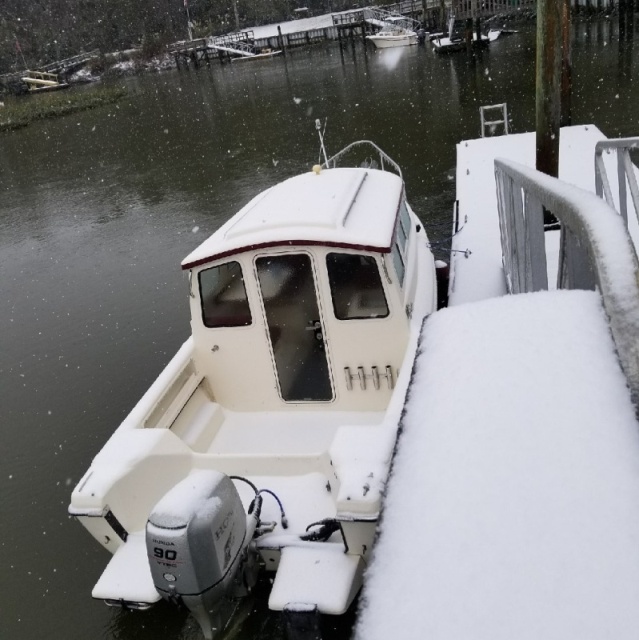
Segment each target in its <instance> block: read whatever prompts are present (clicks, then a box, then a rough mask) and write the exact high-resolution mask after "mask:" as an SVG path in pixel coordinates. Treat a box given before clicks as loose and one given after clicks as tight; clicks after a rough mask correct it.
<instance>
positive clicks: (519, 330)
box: [356, 291, 639, 640]
mask: <svg viewBox="0 0 639 640" xmlns="http://www.w3.org/2000/svg"><path fill="white" fill-rule="evenodd" d="M638 541H639V428H638V424H637V422H636V420H635V417H634V410H633V407H632V405H631V402H630V395H629V391H628V389H627V387H626V382H625V378H624V375H623V374H622V372H621V369H620V367H619V364H618V362H617V358H616V355H615V351H614V346H613V342H612V340H611V338H610V336H609V330H608V326H607V323H606V319H605V316H604V314H603V311H602V308H601V303H600V299H599V296H598V294H596V293H594V292H586V291H552V292H540V293H533V294H521V295H513V296H507V297H502V298H496V299H490V300H485V301H481V302H476V303H473V304H465V305H460V306H458V307H453V308H449V309H446V310H444V311H440V312H437V313H436V314H435V315H434V316H432V317H431V318H430V319H429V320H428V321H427V323H426V325H425V329H424V331H423V334H422V342H421V353H420V355H419V356H418V360H417V362H416V366H415V370H414V375H413V381H412V384H411V389H410V390H409V400H408V405H407V412H406V416H405V420H404V427H403V435H402V437H401V440H400V442H399V447H398V452H397V455H396V458H395V462H394V471H393V474H392V477H391V480H390V486H389V488H388V494H387V499H386V503H385V508H384V513H383V518H382V528H381V535H380V539H379V541H378V543H377V546H376V548H375V550H374V559H373V563H372V566H371V567H370V569H369V571H368V573H367V577H366V583H365V588H364V594H363V610H362V614H361V615H360V620H359V624H358V627H357V631H356V637H357V638H358V639H359V640H364V639H366V640H386V639H387V638H389V637H390V638H397V639H398V640H413V639H415V640H417V639H419V640H421V639H423V638H428V639H429V640H439V639H442V640H444V639H446V640H470V639H472V640H513V638H517V640H539V639H540V638H543V639H544V640H555V639H556V640H577V639H579V640H581V639H585V638H593V639H599V640H600V639H603V638H615V640H631V639H632V640H634V639H635V638H636V637H637V635H638V634H639V607H638V606H637V602H639V544H638V543H637V542H638Z"/></svg>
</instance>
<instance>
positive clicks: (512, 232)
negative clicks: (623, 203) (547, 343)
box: [495, 159, 639, 407]
mask: <svg viewBox="0 0 639 640" xmlns="http://www.w3.org/2000/svg"><path fill="white" fill-rule="evenodd" d="M495 179H496V183H497V205H498V210H499V226H500V231H501V239H502V256H503V262H504V270H505V273H506V282H507V287H508V291H509V293H523V292H528V291H538V290H540V289H547V288H548V278H547V264H546V249H545V241H544V230H543V229H544V227H543V218H544V216H543V212H544V209H546V210H548V211H550V212H551V213H553V214H554V215H555V217H556V218H557V219H558V220H559V221H560V223H561V240H560V249H559V261H558V272H557V288H560V289H595V288H596V289H598V290H599V292H600V294H601V298H602V302H603V307H604V310H605V312H606V315H607V316H608V321H609V324H610V330H611V333H612V337H613V340H614V342H615V346H616V349H617V354H618V357H619V362H620V364H621V368H622V369H623V371H624V373H625V375H626V379H627V381H628V385H629V387H630V391H631V395H632V400H633V402H634V404H635V407H639V340H638V339H637V336H639V262H638V261H637V254H636V252H635V248H634V246H633V244H632V241H631V239H630V236H629V235H628V230H627V229H626V227H625V225H624V223H623V221H622V220H621V219H620V216H619V215H617V213H616V212H615V210H614V209H612V208H611V207H610V206H609V205H608V204H606V203H605V202H604V201H603V200H601V199H600V198H598V197H597V196H595V195H594V194H592V193H589V192H587V191H584V190H582V189H579V188H577V187H574V186H572V185H567V184H565V183H562V182H560V181H559V180H557V179H556V178H551V177H550V176H547V175H545V174H543V173H540V172H539V171H535V170H534V169H530V168H529V167H525V166H523V165H520V164H517V163H515V162H512V161H508V160H501V159H497V160H495Z"/></svg>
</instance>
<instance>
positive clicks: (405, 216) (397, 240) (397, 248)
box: [391, 200, 411, 286]
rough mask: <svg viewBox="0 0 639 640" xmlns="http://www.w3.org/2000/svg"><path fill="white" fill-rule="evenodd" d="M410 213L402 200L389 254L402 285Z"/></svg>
mask: <svg viewBox="0 0 639 640" xmlns="http://www.w3.org/2000/svg"><path fill="white" fill-rule="evenodd" d="M410 228H411V223H410V214H409V213H408V208H407V206H406V203H405V202H404V201H403V200H402V202H401V204H400V207H399V220H398V221H397V227H396V228H395V237H394V238H393V248H392V252H391V256H392V258H393V265H394V267H395V272H396V273H397V278H398V280H399V284H400V286H403V285H404V274H405V272H406V262H407V259H406V254H407V253H408V238H409V237H410Z"/></svg>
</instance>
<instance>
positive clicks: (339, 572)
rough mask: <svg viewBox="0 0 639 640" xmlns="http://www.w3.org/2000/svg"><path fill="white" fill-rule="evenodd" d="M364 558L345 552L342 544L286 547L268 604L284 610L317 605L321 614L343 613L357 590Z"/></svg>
mask: <svg viewBox="0 0 639 640" xmlns="http://www.w3.org/2000/svg"><path fill="white" fill-rule="evenodd" d="M360 562H361V558H360V557H359V556H354V555H348V554H346V553H344V547H343V545H341V544H339V545H334V544H324V546H323V547H321V548H318V547H286V548H285V549H283V550H282V557H281V559H280V564H279V567H278V569H277V574H276V575H275V582H274V583H273V588H272V589H271V595H270V597H269V601H268V605H269V608H270V609H273V610H275V611H281V610H282V609H284V608H285V607H287V608H288V609H291V610H300V608H303V605H308V604H311V603H312V604H316V605H317V608H318V610H319V611H320V612H322V613H327V614H332V615H339V614H341V613H344V610H345V609H346V607H347V606H348V603H349V602H350V600H351V596H352V593H353V591H354V590H356V589H358V588H359V581H358V580H357V570H358V566H359V563H360Z"/></svg>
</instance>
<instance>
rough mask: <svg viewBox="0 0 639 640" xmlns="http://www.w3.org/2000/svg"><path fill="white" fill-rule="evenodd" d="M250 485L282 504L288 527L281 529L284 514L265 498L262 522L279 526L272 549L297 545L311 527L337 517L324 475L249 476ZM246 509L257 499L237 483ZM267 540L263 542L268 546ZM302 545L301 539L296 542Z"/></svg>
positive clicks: (273, 535)
mask: <svg viewBox="0 0 639 640" xmlns="http://www.w3.org/2000/svg"><path fill="white" fill-rule="evenodd" d="M249 479H250V481H251V482H252V483H253V484H254V485H255V486H256V487H257V489H258V490H261V489H268V490H269V491H272V492H273V493H274V494H275V495H276V496H277V497H278V498H279V500H280V502H281V503H282V507H283V508H284V513H285V514H286V518H287V520H288V527H287V528H284V527H282V525H281V513H280V509H279V505H278V503H277V502H276V500H275V498H274V497H273V496H272V495H270V494H268V493H264V494H262V496H263V498H264V501H263V503H262V516H261V518H262V521H263V522H275V523H277V526H276V527H275V529H274V530H273V532H272V533H271V534H269V536H268V539H269V540H270V542H271V544H272V546H274V547H276V546H280V545H282V546H283V545H285V544H290V543H291V542H295V540H292V539H291V538H293V537H297V536H299V534H300V533H303V532H304V531H305V530H306V527H308V525H310V524H312V523H314V522H317V521H319V520H322V519H323V518H332V517H334V516H335V501H334V499H333V497H332V494H331V492H330V491H329V490H328V488H327V478H326V476H325V475H324V474H322V473H317V472H315V473H307V474H304V475H297V476H250V478H249ZM234 484H235V486H236V488H237V490H238V493H239V494H240V498H241V499H242V503H243V504H244V508H245V509H248V506H249V504H250V503H251V501H252V500H253V498H254V497H255V494H254V492H253V490H252V489H251V487H250V486H249V485H248V484H246V483H245V482H242V481H239V480H236V481H235V482H234ZM266 540H267V538H264V539H262V540H261V543H262V544H265V543H266ZM297 541H299V538H297Z"/></svg>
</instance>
